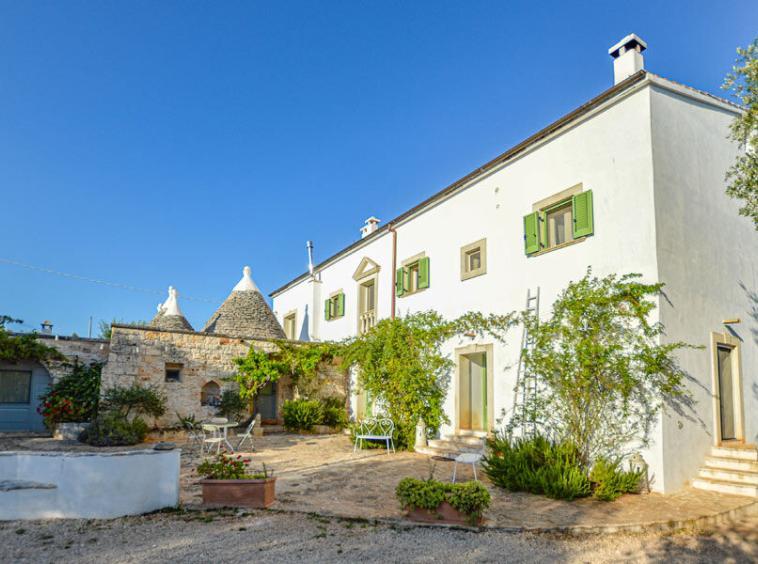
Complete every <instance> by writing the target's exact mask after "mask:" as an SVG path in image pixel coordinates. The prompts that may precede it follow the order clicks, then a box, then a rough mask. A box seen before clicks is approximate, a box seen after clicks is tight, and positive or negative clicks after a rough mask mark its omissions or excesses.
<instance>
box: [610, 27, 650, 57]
mask: <svg viewBox="0 0 758 564" xmlns="http://www.w3.org/2000/svg"><path fill="white" fill-rule="evenodd" d="M637 47H639V52H640V53H642V52H643V51H644V50H645V49H647V43H646V42H645V41H644V40H643V39H642V38H641V37H640V36H639V35H637V34H636V33H630V34H629V35H627V36H626V37H624V38H623V39H622V40H621V41H619V42H618V43H616V44H615V45H614V46H613V47H611V48H610V49H608V54H609V55H610V56H611V57H613V58H614V59H615V58H617V57H619V56H620V55H623V54H624V53H626V52H627V51H632V50H635V49H636V48H637Z"/></svg>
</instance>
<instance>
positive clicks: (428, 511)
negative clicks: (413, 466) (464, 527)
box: [395, 478, 491, 525]
mask: <svg viewBox="0 0 758 564" xmlns="http://www.w3.org/2000/svg"><path fill="white" fill-rule="evenodd" d="M395 495H396V496H397V499H398V501H399V502H400V505H401V506H402V507H403V509H407V510H408V511H409V514H408V516H409V517H410V518H411V519H414V520H421V521H431V520H435V519H436V520H440V521H447V522H452V523H460V522H463V523H468V524H470V525H476V524H478V523H480V522H481V520H482V515H483V514H484V511H485V510H486V509H487V508H488V507H489V506H490V502H491V498H490V492H489V491H487V488H485V487H484V485H483V484H482V483H481V482H477V481H473V482H463V483H459V484H451V483H447V482H440V481H438V480H434V479H431V478H430V479H428V480H419V479H416V478H403V479H402V480H400V483H399V484H398V485H397V488H396V489H395ZM451 508H452V509H453V510H454V511H450V509H451ZM419 509H420V510H424V511H421V512H419V511H416V510H419Z"/></svg>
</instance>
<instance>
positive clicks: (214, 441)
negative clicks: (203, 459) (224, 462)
mask: <svg viewBox="0 0 758 564" xmlns="http://www.w3.org/2000/svg"><path fill="white" fill-rule="evenodd" d="M200 429H201V430H202V432H203V445H204V446H205V445H208V454H210V452H211V449H212V448H213V445H216V454H219V453H220V452H221V443H223V442H224V436H223V435H222V434H221V431H220V430H219V428H218V427H216V426H215V425H213V424H210V423H203V424H202V425H201V426H200Z"/></svg>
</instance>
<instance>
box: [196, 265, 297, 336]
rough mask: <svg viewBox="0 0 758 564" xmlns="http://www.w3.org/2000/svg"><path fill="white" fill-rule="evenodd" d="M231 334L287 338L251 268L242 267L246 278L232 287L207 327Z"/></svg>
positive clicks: (212, 331) (207, 330)
mask: <svg viewBox="0 0 758 564" xmlns="http://www.w3.org/2000/svg"><path fill="white" fill-rule="evenodd" d="M203 331H204V332H205V333H218V334H220V335H229V336H230V337H250V338H256V339H284V331H283V330H282V327H281V325H279V322H278V321H277V320H276V317H274V314H273V312H272V311H271V308H270V307H268V304H267V303H266V300H265V299H264V298H263V294H261V292H260V290H259V289H258V287H257V286H256V285H255V282H253V279H252V277H251V276H250V267H249V266H246V267H245V268H243V269H242V279H241V280H240V281H239V282H238V283H237V285H236V286H235V287H234V288H233V289H232V293H231V294H229V297H228V298H226V300H224V303H222V304H221V307H219V308H218V309H217V310H216V313H214V314H213V315H212V316H211V318H210V319H209V320H208V323H206V324H205V328H204V329H203Z"/></svg>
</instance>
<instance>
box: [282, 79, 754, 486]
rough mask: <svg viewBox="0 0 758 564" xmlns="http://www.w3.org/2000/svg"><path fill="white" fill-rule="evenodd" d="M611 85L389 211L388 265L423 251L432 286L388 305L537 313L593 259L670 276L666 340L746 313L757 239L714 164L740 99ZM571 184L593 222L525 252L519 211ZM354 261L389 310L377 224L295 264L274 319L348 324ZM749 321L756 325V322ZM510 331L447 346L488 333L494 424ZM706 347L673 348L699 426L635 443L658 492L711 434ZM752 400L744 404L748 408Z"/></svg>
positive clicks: (722, 155)
mask: <svg viewBox="0 0 758 564" xmlns="http://www.w3.org/2000/svg"><path fill="white" fill-rule="evenodd" d="M640 77H641V78H640ZM609 92H610V93H609V94H608V95H607V96H605V97H603V96H602V95H601V97H599V98H598V99H596V100H594V101H593V103H592V104H590V107H588V108H584V109H581V111H577V112H575V113H574V114H572V115H570V116H568V118H566V119H563V120H561V121H559V122H557V125H555V124H554V125H555V126H551V127H549V128H547V129H546V130H543V132H541V133H540V134H538V135H537V136H536V137H537V138H535V139H530V140H529V143H528V144H527V145H526V146H524V147H517V148H516V149H517V150H515V149H514V150H512V151H510V152H509V153H505V154H504V156H503V158H502V159H501V160H500V162H497V163H495V164H494V165H492V163H488V165H485V166H484V167H483V168H482V169H480V171H477V172H476V173H472V174H471V175H469V176H468V177H466V179H464V180H465V181H463V182H461V183H459V184H458V185H457V186H456V185H454V186H453V187H452V188H451V189H446V191H443V193H440V195H439V196H437V197H434V198H431V199H430V200H428V201H427V202H426V203H424V204H422V205H421V206H419V207H417V208H414V210H412V211H411V212H409V213H406V214H403V215H402V216H400V218H398V219H397V220H393V222H391V223H392V225H393V228H394V231H395V233H396V247H397V252H396V262H397V266H398V267H399V266H401V265H402V262H403V261H404V260H406V259H408V258H410V257H414V256H417V255H419V254H421V253H423V254H424V256H426V257H428V258H429V261H430V284H429V287H428V288H427V289H424V290H421V291H419V292H417V293H414V294H412V295H408V296H402V297H398V298H397V299H396V314H397V315H400V316H402V315H405V314H407V313H409V312H414V311H423V310H429V309H433V310H436V311H437V312H439V313H440V314H441V315H443V316H444V317H446V318H454V317H457V316H459V315H461V314H463V313H465V312H467V311H481V312H483V313H503V314H504V313H508V312H511V311H515V310H522V309H524V307H525V302H526V296H527V291H528V290H529V289H531V290H532V292H534V291H535V290H536V289H537V288H538V287H539V291H540V296H541V297H540V311H541V315H542V316H545V315H548V314H549V311H550V306H551V304H552V302H553V301H554V299H555V298H556V296H557V294H558V293H559V292H560V291H561V290H562V289H563V288H565V287H566V285H567V284H568V283H569V282H570V281H572V280H577V279H579V278H581V277H582V276H583V275H584V274H585V272H586V270H587V268H588V267H591V268H592V270H593V273H594V274H595V275H598V276H603V275H606V274H610V273H619V274H621V273H630V272H636V273H640V274H642V276H643V277H644V279H645V280H646V281H648V282H655V281H662V282H665V283H666V284H667V294H668V296H669V298H670V299H671V301H672V303H673V306H668V305H666V306H664V307H662V308H661V309H659V311H657V312H656V313H655V315H656V316H658V315H660V316H661V317H660V320H661V321H663V322H664V323H665V324H666V326H667V328H668V329H669V330H668V332H667V336H666V338H667V339H673V340H686V341H688V342H691V343H694V344H704V345H705V344H707V343H708V342H709V341H708V339H709V338H710V333H711V332H712V331H724V326H723V325H722V324H721V321H722V320H724V319H726V318H729V317H741V318H742V319H743V324H744V323H746V322H750V321H751V318H750V311H751V310H750V307H751V303H750V302H749V300H748V299H747V298H746V294H745V292H744V291H742V293H740V292H741V290H740V287H739V284H738V283H739V281H742V282H744V283H745V284H746V285H747V287H748V288H750V289H752V290H753V291H755V290H756V289H757V288H758V279H756V276H757V275H758V274H757V273H756V269H757V268H758V266H757V265H758V235H756V233H755V232H754V231H753V230H752V226H751V224H750V222H749V221H748V220H746V219H745V218H742V217H739V216H738V215H737V211H736V209H737V206H736V204H735V203H734V202H731V201H729V200H728V198H727V197H726V196H725V195H724V171H725V170H726V168H727V167H728V166H729V164H730V163H731V162H733V159H734V156H735V154H736V152H735V151H736V149H735V147H734V146H733V145H732V144H731V143H730V142H729V141H728V140H727V139H726V133H727V131H726V128H727V126H728V123H729V121H730V120H731V119H732V118H733V117H734V115H735V113H736V109H735V108H734V107H732V106H730V105H729V104H726V103H724V102H722V101H718V100H717V99H715V98H708V97H707V96H704V95H702V94H699V93H697V92H695V91H691V90H689V89H687V88H685V87H681V86H679V85H676V84H674V83H671V82H669V81H666V80H664V79H661V78H659V77H656V76H655V75H651V74H649V73H647V74H646V73H641V74H638V75H637V79H635V78H632V79H629V80H628V81H627V82H626V83H624V84H621V85H619V86H617V87H615V88H614V89H613V91H612V92H611V91H609ZM490 165H491V166H490ZM578 185H581V190H584V191H588V190H591V191H592V195H593V196H592V197H593V210H594V232H593V234H592V235H591V236H589V237H586V238H584V239H581V240H578V241H576V242H574V243H573V244H569V245H567V246H565V247H563V248H556V249H553V250H550V251H549V252H544V253H539V254H538V255H536V256H534V255H533V256H527V255H526V254H525V252H524V223H523V221H524V220H523V218H524V216H525V215H526V214H528V213H530V212H531V211H532V210H533V207H534V206H535V204H536V203H538V202H540V201H541V200H544V199H546V198H550V197H551V196H554V195H556V194H558V193H560V192H562V191H565V190H567V189H570V188H572V187H574V188H575V187H577V186H578ZM704 203H707V206H706V208H707V209H703V204H704ZM705 226H708V228H707V229H706V228H704V227H705ZM693 232H697V233H696V234H694V235H693ZM481 239H486V274H483V275H480V276H477V277H474V278H470V279H466V280H462V279H461V248H462V247H464V246H465V245H467V244H469V243H473V242H475V241H479V240H481ZM735 240H736V241H737V243H736V244H728V243H730V242H732V241H735ZM724 247H726V248H724ZM719 250H721V251H722V252H721V253H720V254H719V253H718V252H717V251H719ZM714 254H717V255H718V256H719V259H718V260H719V262H718V265H714V263H713V259H714ZM364 259H369V260H370V261H372V262H371V264H375V265H376V266H378V268H379V270H378V273H376V277H377V278H376V283H377V288H378V292H377V316H378V318H386V317H389V316H390V315H391V304H392V297H393V288H394V282H395V281H394V277H395V272H394V271H393V264H392V263H393V234H392V232H391V231H390V230H388V229H383V230H381V229H380V230H379V231H378V232H377V233H375V234H373V235H371V236H369V237H367V238H366V239H365V240H362V241H360V242H359V243H358V244H356V245H353V246H352V247H350V248H348V249H347V250H346V251H343V252H342V253H340V254H338V255H335V257H332V258H331V259H327V260H326V261H325V262H324V263H322V264H320V265H318V266H317V268H316V270H315V274H314V277H313V278H311V277H310V276H303V277H301V278H299V279H296V280H294V281H293V282H291V283H289V284H288V285H286V286H284V287H283V288H281V289H280V290H277V291H276V292H274V293H273V294H272V295H273V309H274V312H275V314H276V315H277V318H278V319H279V320H280V321H282V320H283V318H284V316H286V315H291V314H292V312H297V323H298V328H299V329H298V337H299V338H301V339H303V340H312V339H315V340H339V339H343V338H346V337H349V336H352V335H355V334H356V332H357V331H358V327H359V320H358V303H359V295H358V292H359V282H358V281H356V280H355V278H354V274H355V273H356V269H358V268H359V265H361V262H362V261H364ZM716 267H717V268H716ZM716 270H718V271H719V272H716ZM704 282H707V283H704ZM336 292H343V293H344V294H345V311H344V316H342V317H339V318H338V319H332V320H327V319H325V314H324V300H325V299H327V298H328V297H329V296H330V295H332V294H333V293H336ZM752 307H758V306H756V304H752ZM655 320H657V319H654V321H655ZM752 322H753V325H754V326H755V324H756V323H758V320H752ZM741 327H743V330H742V332H743V333H744V334H743V335H742V338H743V339H744V341H743V344H742V347H741V348H742V349H743V350H742V364H743V375H744V376H743V378H744V382H743V386H744V390H745V394H748V393H749V395H750V397H749V398H748V397H747V395H746V396H745V400H746V402H748V403H749V404H750V405H751V406H752V412H751V414H750V415H749V416H747V417H746V421H745V423H746V435H747V438H749V439H750V440H755V438H756V435H757V434H758V421H757V420H756V419H758V416H756V415H755V413H756V411H758V410H756V409H755V408H756V407H758V399H756V394H755V393H754V392H753V386H758V384H755V382H756V380H755V379H756V372H758V353H756V346H757V345H756V337H755V334H751V332H750V330H749V329H748V326H746V325H743V326H741ZM520 337H521V329H520V328H518V329H514V330H513V331H512V332H511V333H510V334H509V338H508V344H507V345H506V346H500V345H499V344H497V343H493V342H491V341H490V340H486V339H484V340H479V339H469V338H467V337H466V338H463V339H461V340H457V341H456V342H451V343H448V344H447V346H446V350H447V351H448V352H449V353H450V354H451V357H453V358H456V357H457V353H456V349H461V348H463V347H470V346H471V345H475V344H479V345H492V353H491V355H492V359H491V362H492V365H491V367H488V370H489V371H490V378H491V384H490V385H491V396H492V400H491V402H489V406H488V408H489V410H490V417H491V419H490V423H491V425H490V427H497V426H499V424H500V423H499V420H500V419H501V418H502V417H503V413H505V414H506V416H507V413H508V411H509V410H510V409H511V407H512V403H513V398H514V392H513V389H514V385H515V382H516V366H517V364H518V357H519V346H520ZM748 349H750V350H749V351H748ZM458 352H460V351H458ZM710 358H711V357H710V352H709V351H707V350H705V349H703V350H698V351H688V352H687V353H685V354H684V355H682V362H683V365H684V366H685V368H687V369H688V370H690V371H691V372H692V376H693V378H694V379H695V380H696V381H697V382H698V383H699V384H701V385H702V387H701V388H698V390H699V391H696V395H697V397H698V400H699V403H698V406H697V415H698V417H700V418H701V419H702V420H703V422H704V424H702V425H696V424H694V423H690V422H684V423H681V422H680V421H679V419H677V418H675V417H668V416H667V417H664V418H663V419H662V421H661V422H660V424H659V426H658V427H657V429H656V430H655V432H654V435H653V444H652V446H651V448H650V449H648V450H647V451H646V452H644V453H643V456H644V457H645V459H646V460H647V462H648V463H649V465H650V468H651V473H652V474H654V476H655V480H654V483H653V487H654V489H657V490H659V491H671V490H674V489H677V488H679V487H681V486H682V485H683V484H684V482H685V480H687V479H689V478H691V477H692V476H693V475H694V473H695V471H696V469H697V466H698V465H699V464H700V463H701V462H702V459H703V457H704V455H705V451H706V450H707V449H708V447H709V446H710V445H711V444H713V422H712V421H713V412H712V411H713V410H712V407H711V403H710V402H711V400H712V398H711V396H710V393H711V376H712V375H711V364H710ZM695 388H697V385H695ZM457 394H458V390H457V379H456V378H455V377H454V375H453V377H451V385H450V390H449V393H448V398H447V402H446V412H447V414H448V416H449V418H450V420H451V424H450V427H449V429H446V431H455V430H456V429H457V428H458V422H457V420H456V419H457V413H456V411H457V410H456V397H457ZM750 402H752V403H750ZM748 403H746V405H745V412H746V413H747V412H748V411H751V409H750V407H749V406H748ZM709 425H710V427H709ZM681 450H687V453H686V454H684V455H683V454H682V452H680V451H681Z"/></svg>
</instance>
